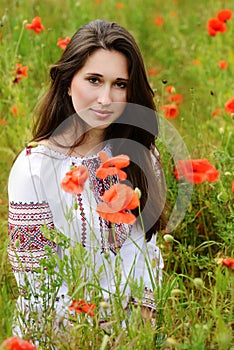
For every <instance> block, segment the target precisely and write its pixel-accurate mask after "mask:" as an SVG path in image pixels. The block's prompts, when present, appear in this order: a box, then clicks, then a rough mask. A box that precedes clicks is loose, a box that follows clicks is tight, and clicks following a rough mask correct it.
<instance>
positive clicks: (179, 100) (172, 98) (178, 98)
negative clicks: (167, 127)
mask: <svg viewBox="0 0 234 350" xmlns="http://www.w3.org/2000/svg"><path fill="white" fill-rule="evenodd" d="M167 99H168V101H170V102H174V103H175V104H176V105H177V106H179V105H180V104H181V103H182V101H183V96H182V95H181V94H173V95H170V96H168V98H167Z"/></svg>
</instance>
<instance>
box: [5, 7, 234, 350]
mask: <svg viewBox="0 0 234 350" xmlns="http://www.w3.org/2000/svg"><path fill="white" fill-rule="evenodd" d="M117 3H118V2H117V1H114V0H110V1H105V0H101V1H100V3H99V4H97V3H95V1H93V0H92V1H91V0H88V1H84V0H81V1H74V0H70V1H68V0H64V1H60V0H53V1H52V0H50V1H46V2H42V1H20V0H18V1H11V0H8V1H5V0H2V1H1V5H0V20H1V31H0V33H1V34H0V47H1V56H0V72H1V80H0V91H1V104H0V115H1V117H0V119H1V120H4V121H5V124H6V125H2V124H4V122H3V123H2V124H0V138H1V146H0V166H1V177H0V189H1V195H0V199H1V203H0V215H1V223H0V242H1V244H0V252H1V256H2V259H1V265H0V287H1V291H0V305H1V308H0V327H1V331H0V343H1V342H2V341H3V340H4V339H5V338H7V337H9V336H10V335H11V318H12V315H13V312H14V301H15V299H16V297H17V290H16V285H15V281H14V278H13V275H12V272H11V268H10V266H9V263H8V260H7V254H6V246H7V210H8V203H7V177H8V174H9V171H10V167H11V164H12V161H13V159H14V157H15V156H16V154H17V153H18V152H19V151H20V150H21V148H22V147H23V146H24V145H25V144H26V143H27V141H28V140H29V139H30V129H31V126H32V118H33V108H34V106H35V104H36V102H37V100H38V98H39V97H40V96H41V95H42V93H43V92H44V91H45V89H46V86H47V81H48V67H49V65H50V64H52V63H54V62H55V61H56V60H57V59H58V58H59V57H60V54H61V49H60V48H58V47H57V46H56V43H57V39H58V38H59V37H63V36H71V35H72V34H73V33H74V32H75V31H76V29H77V28H78V27H80V26H81V25H82V24H84V23H86V22H87V21H90V20H92V19H95V18H103V19H106V20H114V21H117V22H119V23H120V24H122V25H123V26H125V27H126V28H127V29H128V30H129V31H130V32H131V33H132V34H133V35H134V36H135V38H136V40H137V42H138V44H139V46H140V48H141V50H142V53H143V57H144V59H145V63H146V68H147V69H152V68H154V69H156V70H157V74H156V75H152V76H150V77H149V80H150V82H151V85H152V87H153V88H154V89H155V101H156V104H157V106H158V109H160V107H161V105H163V104H164V103H166V99H167V96H168V95H167V93H166V91H165V87H166V85H174V86H175V88H176V92H177V93H180V94H182V95H183V102H182V104H181V106H180V114H179V116H178V117H177V118H175V119H173V120H170V123H171V125H172V126H173V127H174V128H175V129H176V130H177V131H178V133H179V135H180V137H181V139H182V140H183V142H184V143H185V144H186V146H187V148H188V152H189V154H190V156H191V158H207V159H209V161H210V162H211V163H212V164H213V165H214V166H215V167H216V169H218V170H219V172H220V177H219V180H218V181H216V182H213V183H202V184H199V185H195V186H194V188H193V193H192V198H191V201H190V204H189V206H188V210H187V212H186V214H185V216H184V218H183V221H182V222H181V223H180V224H179V226H178V227H177V228H176V229H175V230H174V231H173V232H171V233H170V234H172V235H173V237H174V241H173V242H172V243H169V244H167V243H166V242H165V241H164V239H163V233H159V235H158V244H159V246H160V248H161V249H162V254H163V257H164V261H165V269H164V280H163V285H162V288H161V289H160V290H158V292H157V297H156V298H157V303H158V311H157V328H154V329H152V327H151V326H150V324H146V325H145V324H143V323H142V322H141V317H140V314H139V310H138V309H136V310H133V314H132V317H130V318H129V319H128V321H127V325H126V329H123V328H122V320H123V319H124V318H125V317H126V315H125V312H124V310H122V308H121V307H120V303H119V300H120V299H121V296H120V295H117V296H116V299H115V300H113V304H112V306H111V310H112V311H111V317H110V322H111V325H110V326H109V328H108V329H106V330H102V329H100V327H99V326H98V320H99V317H100V313H99V311H97V314H96V316H95V317H94V318H93V319H92V325H91V324H90V323H89V322H90V321H89V318H88V317H87V315H83V316H81V317H80V318H79V319H77V321H76V326H75V327H74V329H73V331H72V334H70V338H68V334H67V332H66V329H65V330H64V332H63V334H62V335H61V336H60V337H58V336H57V335H56V334H54V333H53V331H52V330H51V328H50V327H51V326H52V323H53V320H52V319H51V318H50V315H49V314H45V319H46V317H47V319H46V322H44V325H43V327H44V328H43V330H44V335H45V339H46V341H45V343H46V345H42V349H45V348H47V347H48V348H52V344H55V345H57V347H58V348H61V349H78V348H82V349H90V348H92V349H102V350H104V349H118V350H124V349H129V348H132V349H155V348H156V349H174V348H175V349H191V350H196V349H197V350H202V349H220V350H228V349H234V345H233V343H232V339H231V338H232V334H231V329H232V326H233V318H232V312H233V276H234V275H233V272H232V271H231V270H228V269H227V268H225V267H224V266H222V265H220V264H218V263H217V262H218V261H219V260H220V259H223V258H225V257H229V256H232V257H233V232H234V225H233V216H234V215H233V193H232V189H231V186H232V181H233V180H234V176H233V139H232V138H233V134H232V130H233V121H232V118H233V116H232V115H230V114H228V113H226V112H225V111H224V104H225V102H226V101H227V100H228V99H229V98H231V97H234V80H233V76H234V71H233V67H234V46H233V37H234V22H233V18H232V19H231V20H230V21H229V22H228V23H227V26H228V31H227V32H225V33H224V34H218V35H217V36H215V37H210V36H209V35H208V33H207V31H206V22H207V20H208V19H209V18H211V17H215V16H216V13H217V12H218V11H219V10H220V9H221V8H224V7H225V8H229V9H231V10H232V11H233V12H234V4H233V1H231V0H227V1H225V2H224V1H215V0H207V1H206V2H204V0H196V1H195V2H194V1H190V0H178V1H177V2H175V1H172V0H158V1H152V0H145V1H141V0H135V1H122V4H123V8H122V9H117V8H116V4H117ZM36 15H39V16H40V17H41V18H42V23H43V24H44V26H45V28H46V30H45V32H42V33H40V34H39V35H35V34H34V33H33V32H32V31H27V30H26V29H25V28H24V23H25V22H24V21H25V20H27V21H28V22H31V20H32V18H33V17H35V16H36ZM159 16H160V17H162V18H163V19H164V23H163V25H161V26H156V25H155V24H154V19H155V18H156V17H159ZM194 60H198V65H194V63H193V61H194ZM220 60H226V61H227V62H228V68H227V69H226V70H220V69H219V67H218V62H219V61H220ZM16 63H21V64H22V65H24V66H28V77H27V78H24V77H23V78H22V79H21V81H20V82H19V83H18V84H12V80H13V74H12V72H13V71H14V69H15V64H16ZM165 80H166V81H167V83H166V84H164V83H163V82H162V81H164V82H165ZM13 106H16V107H17V110H18V115H17V116H15V115H13V113H12V107H13ZM216 108H221V109H222V113H221V115H220V116H216V117H213V118H212V117H211V113H212V111H213V110H214V109H216ZM158 146H159V148H160V150H161V152H162V162H163V164H164V168H165V178H166V181H167V187H168V201H169V203H170V204H171V207H173V205H174V203H175V201H176V197H177V189H178V185H177V183H176V180H175V178H174V175H173V170H174V164H173V157H172V154H171V153H170V152H169V150H168V149H167V147H166V145H165V142H164V140H163V139H162V140H159V142H158ZM63 268H65V267H63ZM62 273H63V272H61V274H62ZM197 278H198V279H199V280H197ZM86 288H88V289H90V293H91V294H92V293H93V294H92V298H93V299H92V300H93V301H94V302H95V303H96V304H97V310H99V309H98V308H99V307H100V302H101V300H99V299H98V297H97V295H95V291H96V292H97V291H98V285H96V286H95V288H94V289H92V288H93V287H92V286H89V285H86ZM135 288H136V289H137V288H139V286H136V287H135ZM97 294H98V293H97ZM77 296H78V297H82V292H81V291H79V290H78V291H77ZM118 298H119V299H118ZM46 346H47V347H46Z"/></svg>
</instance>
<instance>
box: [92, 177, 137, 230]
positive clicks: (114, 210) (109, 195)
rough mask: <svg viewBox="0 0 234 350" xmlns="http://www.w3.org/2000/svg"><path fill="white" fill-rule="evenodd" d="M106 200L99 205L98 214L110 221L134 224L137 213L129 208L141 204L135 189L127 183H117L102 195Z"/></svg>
mask: <svg viewBox="0 0 234 350" xmlns="http://www.w3.org/2000/svg"><path fill="white" fill-rule="evenodd" d="M101 198H102V199H103V201H104V202H102V203H99V204H98V205H97V212H98V214H99V215H100V216H101V217H102V218H104V219H106V220H109V221H110V222H113V223H116V224H118V223H122V224H129V225H131V224H133V223H134V222H135V221H136V217H135V215H133V214H132V213H131V212H129V210H132V209H135V208H137V207H138V206H139V204H140V201H139V197H138V195H137V194H136V192H135V191H133V189H132V188H131V187H129V186H127V185H125V184H120V183H117V184H115V185H113V186H111V188H110V189H109V190H108V191H106V192H105V193H104V195H103V196H102V197H101Z"/></svg>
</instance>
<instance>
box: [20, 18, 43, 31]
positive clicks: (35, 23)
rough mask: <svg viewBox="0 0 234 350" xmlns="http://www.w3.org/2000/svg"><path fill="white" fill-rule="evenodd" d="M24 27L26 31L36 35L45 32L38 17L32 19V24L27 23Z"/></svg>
mask: <svg viewBox="0 0 234 350" xmlns="http://www.w3.org/2000/svg"><path fill="white" fill-rule="evenodd" d="M25 27H26V29H28V30H33V31H34V33H36V34H39V33H40V32H41V31H42V30H45V28H44V26H43V24H42V23H41V18H40V17H38V16H37V17H35V18H33V20H32V23H27V24H26V25H25Z"/></svg>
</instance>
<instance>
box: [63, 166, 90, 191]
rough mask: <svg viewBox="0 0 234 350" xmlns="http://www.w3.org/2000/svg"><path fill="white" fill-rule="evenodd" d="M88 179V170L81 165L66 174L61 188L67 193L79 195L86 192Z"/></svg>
mask: <svg viewBox="0 0 234 350" xmlns="http://www.w3.org/2000/svg"><path fill="white" fill-rule="evenodd" d="M88 177H89V171H88V169H87V168H86V167H85V166H83V165H79V166H78V167H75V168H74V169H71V170H70V171H68V172H67V173H66V175H65V177H64V178H63V180H62V182H61V187H62V189H63V190H64V191H66V192H69V193H72V194H78V193H80V192H82V191H83V190H84V185H85V182H86V180H87V179H88Z"/></svg>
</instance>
